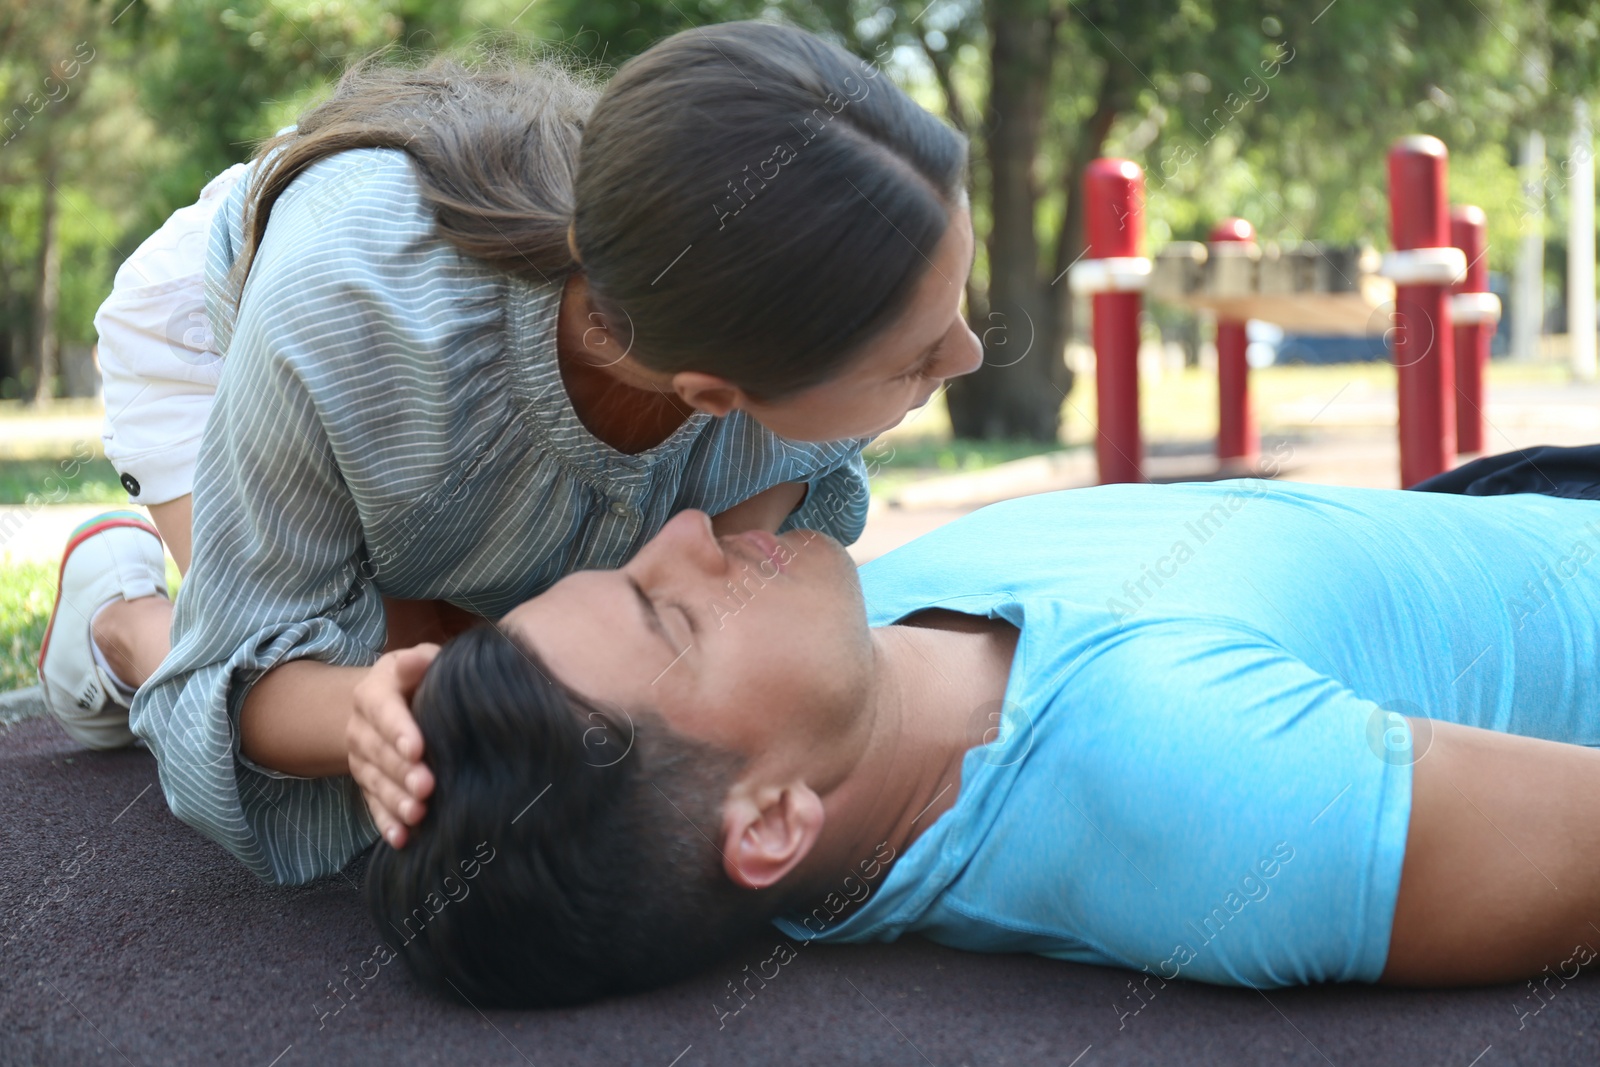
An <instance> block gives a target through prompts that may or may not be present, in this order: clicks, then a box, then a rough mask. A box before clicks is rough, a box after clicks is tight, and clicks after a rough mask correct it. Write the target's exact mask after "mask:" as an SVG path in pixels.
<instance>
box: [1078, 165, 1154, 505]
mask: <svg viewBox="0 0 1600 1067" xmlns="http://www.w3.org/2000/svg"><path fill="white" fill-rule="evenodd" d="M1083 203H1084V232H1085V234H1086V235H1087V237H1088V245H1089V249H1088V254H1089V256H1090V257H1092V258H1094V259H1097V260H1105V259H1124V258H1132V257H1136V256H1138V255H1139V245H1140V244H1141V243H1142V242H1143V239H1144V172H1143V171H1142V170H1140V169H1139V165H1138V164H1137V163H1135V162H1133V161H1132V160H1128V159H1097V160H1095V161H1094V162H1092V163H1090V164H1089V166H1088V167H1087V168H1086V169H1085V171H1084V175H1083ZM1093 300H1094V354H1095V372H1094V378H1095V389H1096V391H1097V395H1098V397H1099V401H1098V403H1099V409H1100V416H1099V417H1100V425H1099V427H1098V428H1097V429H1096V431H1095V455H1096V457H1097V458H1098V460H1099V462H1100V481H1101V484H1106V483H1109V482H1142V481H1144V472H1143V469H1142V464H1143V458H1144V455H1143V446H1142V444H1141V442H1140V439H1139V309H1140V296H1139V293H1138V292H1136V291H1135V292H1098V293H1096V294H1095V295H1094V297H1093Z"/></svg>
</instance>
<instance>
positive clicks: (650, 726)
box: [367, 626, 780, 1007]
mask: <svg viewBox="0 0 1600 1067" xmlns="http://www.w3.org/2000/svg"><path fill="white" fill-rule="evenodd" d="M412 710H413V712H414V714H415V715H416V719H417V725H418V726H419V727H421V729H422V736H423V740H424V746H425V750H426V753H427V755H426V758H427V761H428V763H429V765H430V767H431V768H432V770H433V774H434V778H435V782H436V786H435V789H434V793H433V796H432V797H431V798H430V799H429V801H428V813H427V815H426V817H425V818H424V819H423V820H422V822H421V823H420V824H419V825H418V826H416V827H414V828H413V830H412V833H411V841H410V842H409V843H408V844H407V845H406V847H405V848H403V849H400V850H395V849H392V848H390V847H389V846H388V845H386V844H383V843H380V844H379V845H378V846H377V849H376V851H375V852H374V854H373V857H372V862H371V864H370V866H369V867H368V869H367V903H368V907H369V908H370V909H371V912H372V915H373V918H374V919H375V920H376V921H377V924H378V927H379V930H380V931H381V933H382V934H383V936H384V937H385V939H386V941H387V942H388V943H389V944H390V945H391V946H394V947H395V948H396V949H397V950H398V953H399V955H400V956H402V957H403V958H404V959H405V961H406V964H407V965H408V967H409V968H410V970H411V972H412V973H413V974H414V975H416V977H417V978H418V979H419V980H420V981H421V982H422V983H423V984H425V985H427V986H430V987H433V988H435V989H438V990H440V991H443V992H450V991H452V990H453V991H454V992H455V993H456V994H457V995H458V996H460V997H462V998H465V999H466V1000H468V1001H470V1002H472V1003H473V1004H476V1005H479V1006H483V1005H488V1004H493V1005H497V1006H502V1007H543V1006H556V1005H563V1004H575V1003H580V1002H583V1001H587V1000H592V999H594V998H596V997H601V996H607V995H612V994H619V993H627V992H632V991H637V990H642V989H648V988H651V987H653V986H658V985H662V984H665V983H667V982H670V981H673V980H675V979H677V978H680V977H683V976H686V975H688V974H690V973H692V972H694V971H697V970H700V969H703V968H704V967H706V966H707V965H709V964H711V963H714V962H716V960H717V959H719V958H721V957H722V956H724V955H726V954H727V953H728V952H729V951H730V950H731V949H732V948H733V947H735V946H736V945H738V944H740V943H742V942H744V941H745V940H746V939H747V938H748V937H749V936H750V935H751V934H753V933H754V932H755V931H756V930H758V929H759V928H761V927H762V926H763V925H764V924H765V923H766V921H767V918H768V917H769V916H770V915H772V914H775V913H776V912H777V911H778V910H780V908H779V905H778V903H777V901H776V899H775V897H774V896H773V892H772V891H770V890H769V891H766V892H755V891H752V890H748V889H744V888H741V887H739V886H736V885H735V884H734V883H733V882H731V881H730V880H729V879H728V877H727V876H726V874H725V873H724V872H723V869H722V859H721V856H720V853H719V851H718V847H717V846H716V845H715V844H714V843H713V842H715V841H716V840H717V838H718V836H719V833H720V828H721V809H722V802H723V800H724V798H725V796H726V794H727V790H728V788H729V786H730V785H731V784H732V782H733V780H734V776H735V775H736V774H737V773H738V770H739V769H740V767H741V766H742V762H743V761H742V760H741V759H740V758H739V757H738V756H736V755H735V754H733V753H731V752H728V751H725V750H723V749H720V748H717V747H715V746H712V745H708V744H704V743H701V742H698V741H694V740H691V739H689V738H686V737H684V736H683V735H681V734H678V733H676V732H674V731H673V730H671V729H670V728H669V727H668V726H667V725H666V723H665V722H663V721H661V720H660V719H659V718H656V717H655V716H646V717H644V718H643V719H642V720H639V721H630V720H629V718H628V717H627V716H626V715H625V714H624V713H622V712H620V711H617V712H607V711H605V710H602V709H601V708H599V707H597V706H595V705H594V704H592V703H590V702H588V701H586V700H584V699H583V698H582V697H580V696H578V695H577V694H575V693H573V692H572V691H571V690H569V689H567V688H565V687H564V686H562V685H561V684H560V683H558V682H556V681H555V680H554V678H553V676H552V675H551V674H550V672H549V671H548V670H547V669H545V667H544V665H543V664H542V663H541V662H540V661H539V658H538V656H537V655H536V654H535V653H534V651H533V649H531V648H529V647H527V646H526V645H525V644H524V643H522V642H521V641H520V640H519V638H518V636H517V635H516V634H514V633H508V632H502V631H500V630H498V629H496V628H494V627H492V626H479V627H477V628H475V629H472V630H469V631H467V632H466V633H464V634H461V635H460V636H459V637H456V638H455V639H454V640H452V641H450V642H449V643H448V644H446V645H445V646H444V648H443V649H442V650H440V652H439V656H438V658H437V659H436V660H435V661H434V662H433V664H432V666H430V667H429V669H428V672H427V674H426V675H425V676H424V678H423V682H422V685H421V687H420V688H419V689H418V691H417V694H416V697H415V699H414V700H413V702H412Z"/></svg>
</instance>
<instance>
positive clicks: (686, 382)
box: [672, 370, 750, 418]
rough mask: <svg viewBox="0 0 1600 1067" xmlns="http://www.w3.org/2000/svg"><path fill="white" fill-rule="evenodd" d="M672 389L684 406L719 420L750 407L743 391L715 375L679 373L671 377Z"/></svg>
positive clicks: (692, 372)
mask: <svg viewBox="0 0 1600 1067" xmlns="http://www.w3.org/2000/svg"><path fill="white" fill-rule="evenodd" d="M672 389H673V391H674V392H675V393H677V394H678V396H679V397H681V398H682V399H683V402H684V403H685V404H688V405H689V406H690V407H692V408H694V409H695V410H696V411H704V412H705V413H706V414H708V415H715V416H717V417H718V418H721V417H722V416H724V415H727V414H728V413H730V412H733V411H737V410H739V409H740V408H745V407H749V406H750V396H749V394H747V393H746V392H745V391H744V390H743V389H740V388H739V387H738V386H737V385H734V384H733V383H732V382H730V381H728V379H726V378H719V377H717V376H716V375H715V374H702V373H701V372H699V371H692V370H685V371H679V372H678V373H677V374H674V375H673V376H672Z"/></svg>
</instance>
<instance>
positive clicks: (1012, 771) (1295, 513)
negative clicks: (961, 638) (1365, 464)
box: [779, 481, 1600, 987]
mask: <svg viewBox="0 0 1600 1067" xmlns="http://www.w3.org/2000/svg"><path fill="white" fill-rule="evenodd" d="M1597 557H1600V504H1597V503H1594V502H1589V501H1574V500H1558V499H1552V498H1549V497H1542V496H1507V497H1489V498H1485V497H1455V496H1446V495H1440V494H1433V493H1403V492H1397V491H1392V490H1371V489H1347V488H1332V487H1321V486H1303V485H1284V484H1268V483H1264V482H1257V481H1242V482H1241V481H1236V482H1219V483H1211V484H1203V485H1172V486H1153V485H1118V486H1104V487H1100V488H1095V489H1083V490H1077V491H1073V492H1064V493H1054V494H1049V495H1044V496H1036V497H1030V498H1026V499H1021V500H1015V501H1011V502H1008V503H1004V504H997V505H995V506H993V507H989V508H985V509H983V510H982V511H979V512H977V513H975V514H973V515H970V516H968V517H966V518H964V519H962V520H959V521H957V522H954V523H952V524H950V525H949V526H946V527H944V528H942V529H940V530H938V531H936V532H934V533H932V534H929V535H928V536H926V537H923V538H920V539H918V540H917V541H915V542H913V543H912V544H910V545H907V546H905V547H904V548H901V549H899V550H898V551H895V552H892V553H890V554H888V555H886V556H883V557H881V558H880V559H878V560H875V561H874V562H872V563H870V564H868V565H867V566H865V567H863V568H862V570H861V579H862V584H863V587H864V590H865V594H866V602H867V607H868V614H869V617H870V620H871V622H872V623H873V624H874V625H879V626H881V625H887V624H890V623H893V622H895V621H897V620H899V619H903V618H905V617H906V616H908V615H911V614H913V613H915V612H918V611H921V610H923V609H925V608H934V607H939V608H946V609H951V610H954V611H960V612H965V613H968V614H972V615H980V616H989V617H993V618H1002V619H1005V620H1007V621H1009V622H1011V623H1013V624H1014V625H1016V626H1017V627H1019V628H1020V630H1021V636H1020V638H1019V640H1018V644H1017V652H1016V658H1015V660H1014V662H1013V664H1012V669H1011V679H1010V684H1009V686H1008V688H1007V690H1006V695H1005V708H1004V715H1003V717H1002V718H1001V719H1000V720H999V721H1000V722H1001V724H1002V725H1001V726H1000V727H999V729H998V731H997V734H998V736H997V737H996V739H995V740H994V741H992V742H991V743H989V744H986V745H982V746H980V747H976V748H974V749H972V750H971V751H969V752H968V753H967V755H966V758H965V760H964V763H963V766H962V778H961V788H960V795H959V797H958V798H957V800H956V803H955V805H954V807H953V808H951V809H950V810H949V811H947V812H946V813H945V814H944V815H943V816H941V817H940V818H939V819H938V820H937V821H936V822H935V823H934V824H933V825H932V826H931V827H929V828H928V829H927V830H926V832H924V833H923V834H922V836H921V837H920V838H918V839H917V840H916V841H915V842H914V843H913V844H912V845H911V846H910V847H909V848H907V849H906V850H905V852H904V853H903V854H902V855H901V856H900V857H899V858H898V859H897V860H896V862H895V863H894V865H893V866H892V868H890V869H889V871H888V873H887V874H886V875H882V876H881V877H880V878H879V879H878V881H877V882H876V883H875V885H873V886H872V887H871V889H870V896H868V897H867V899H866V900H865V902H864V903H863V904H862V905H861V906H860V908H859V909H858V910H857V911H855V912H854V913H853V914H849V915H848V916H846V917H844V918H843V919H839V920H833V919H831V916H830V908H833V907H835V905H832V904H829V905H825V906H823V907H820V908H818V909H817V910H816V911H814V912H812V913H811V915H810V916H795V917H790V918H786V919H784V920H780V921H779V925H780V927H782V928H783V929H784V930H785V931H786V932H787V933H789V934H790V935H791V936H794V937H797V938H801V939H811V938H816V939H820V940H824V941H888V940H893V939H894V938H896V937H898V936H899V935H900V934H902V933H906V932H912V931H915V932H919V933H922V934H924V935H925V936H927V937H929V938H931V939H932V940H934V941H938V942H942V943H944V944H947V945H952V946H955V947H958V948H965V949H972V950H979V951H1002V952H1005V951H1022V952H1034V953H1038V954H1041V955H1045V956H1051V957H1056V958H1060V959H1067V960H1077V961H1082V962H1087V963H1101V964H1112V965H1118V966H1125V967H1130V968H1133V969H1135V970H1138V969H1141V968H1148V969H1149V970H1150V971H1151V972H1152V973H1155V974H1158V975H1160V976H1161V977H1162V978H1167V979H1170V978H1174V977H1178V976H1182V977H1185V978H1193V979H1199V980H1202V981H1208V982H1219V983H1226V984H1241V985H1251V986H1258V987H1272V986H1282V985H1291V984H1298V983H1304V982H1317V981H1326V980H1365V981H1370V980H1374V979H1376V978H1377V977H1378V976H1379V975H1380V974H1381V973H1382V971H1383V967H1384V963H1385V961H1386V959H1387V957H1388V952H1389V933H1390V927H1391V925H1392V922H1393V918H1394V907H1395V899H1396V895H1397V894H1398V892H1399V886H1400V870H1401V861H1402V859H1403V858H1404V855H1405V845H1406V831H1407V827H1408V822H1409V817H1410V811H1411V764H1412V762H1413V761H1414V760H1416V759H1419V758H1420V759H1425V758H1427V757H1426V738H1425V736H1423V734H1424V732H1423V731H1421V730H1418V731H1416V735H1417V736H1416V737H1415V738H1413V736H1412V732H1411V730H1410V729H1409V728H1408V727H1407V725H1406V721H1405V717H1406V716H1422V717H1428V718H1434V719H1445V720H1449V721H1452V722H1458V723H1465V724H1469V725H1473V726H1481V727H1487V728H1490V729H1494V730H1501V731H1506V732H1511V733H1517V734H1525V735H1529V736H1533V737H1543V738H1549V739H1553V740H1559V741H1571V742H1577V743H1580V744H1586V745H1593V744H1600V559H1597ZM851 884H859V879H856V880H854V881H852V883H851ZM857 899H859V896H857ZM837 907H838V911H835V912H834V914H838V913H839V912H841V911H842V910H843V906H842V904H840V905H838V906H837Z"/></svg>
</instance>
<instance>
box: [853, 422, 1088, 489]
mask: <svg viewBox="0 0 1600 1067" xmlns="http://www.w3.org/2000/svg"><path fill="white" fill-rule="evenodd" d="M1061 447H1062V446H1061V445H1058V444H1045V443H1041V442H1038V441H952V440H949V439H948V438H945V437H938V436H933V435H921V436H916V437H894V438H889V439H885V440H881V441H878V442H875V443H874V444H872V445H870V446H868V448H867V450H866V452H865V454H864V456H865V459H866V461H867V472H868V473H869V474H870V475H871V476H872V492H873V495H874V496H886V495H889V494H892V493H894V492H895V491H896V490H897V489H900V488H902V487H903V486H906V485H909V484H911V483H912V482H916V481H920V480H922V479H923V478H929V477H934V476H937V475H944V474H963V473H966V472H968V471H977V470H984V469H985V468H988V467H993V466H997V465H998V464H1001V463H1009V462H1011V461H1012V460H1014V459H1025V458H1027V457H1028V456H1037V455H1039V454H1041V453H1044V452H1054V451H1057V450H1058V449H1060V448H1061Z"/></svg>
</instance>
